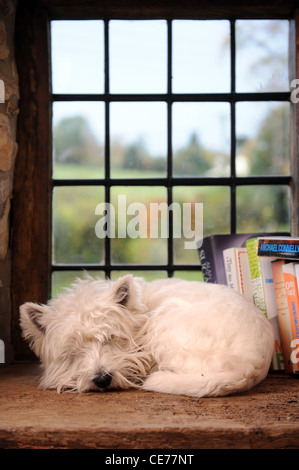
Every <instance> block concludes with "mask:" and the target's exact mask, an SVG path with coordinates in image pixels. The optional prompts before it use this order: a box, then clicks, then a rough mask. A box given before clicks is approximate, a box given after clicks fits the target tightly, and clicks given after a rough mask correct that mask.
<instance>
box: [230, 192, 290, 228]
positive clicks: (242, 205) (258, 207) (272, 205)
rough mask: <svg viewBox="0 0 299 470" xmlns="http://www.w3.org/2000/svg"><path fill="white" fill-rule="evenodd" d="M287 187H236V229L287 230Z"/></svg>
mask: <svg viewBox="0 0 299 470" xmlns="http://www.w3.org/2000/svg"><path fill="white" fill-rule="evenodd" d="M289 197H290V195H289V187H288V186H282V185H275V186H274V185H269V186H263V185H261V186H240V187H238V188H237V231H238V232H239V233H250V232H289V230H290V208H289Z"/></svg>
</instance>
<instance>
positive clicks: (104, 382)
mask: <svg viewBox="0 0 299 470" xmlns="http://www.w3.org/2000/svg"><path fill="white" fill-rule="evenodd" d="M111 381H112V375H111V374H107V373H105V372H101V373H100V374H99V375H97V376H96V377H95V378H94V379H93V383H94V384H95V385H96V386H97V387H98V388H107V387H109V385H110V384H111Z"/></svg>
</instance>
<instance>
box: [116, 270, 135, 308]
mask: <svg viewBox="0 0 299 470" xmlns="http://www.w3.org/2000/svg"><path fill="white" fill-rule="evenodd" d="M132 284H133V277H132V276H131V275H130V274H128V275H127V276H124V277H121V278H120V279H118V281H116V284H115V286H114V299H115V300H116V302H117V303H118V304H120V305H123V306H124V307H127V306H128V304H129V300H130V296H131V291H132Z"/></svg>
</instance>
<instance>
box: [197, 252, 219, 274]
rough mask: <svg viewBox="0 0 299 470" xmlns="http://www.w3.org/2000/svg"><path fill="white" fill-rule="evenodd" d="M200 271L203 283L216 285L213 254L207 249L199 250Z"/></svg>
mask: <svg viewBox="0 0 299 470" xmlns="http://www.w3.org/2000/svg"><path fill="white" fill-rule="evenodd" d="M199 258H200V264H201V271H202V275H203V278H204V281H205V282H212V283H217V273H216V268H215V263H213V254H212V253H211V250H210V249H208V248H201V249H200V250H199Z"/></svg>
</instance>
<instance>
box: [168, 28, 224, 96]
mask: <svg viewBox="0 0 299 470" xmlns="http://www.w3.org/2000/svg"><path fill="white" fill-rule="evenodd" d="M229 50H230V25H229V22H228V21H190V20H187V21H184V20H176V21H173V47H172V54H173V92H174V93H224V92H229V91H230V53H229Z"/></svg>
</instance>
